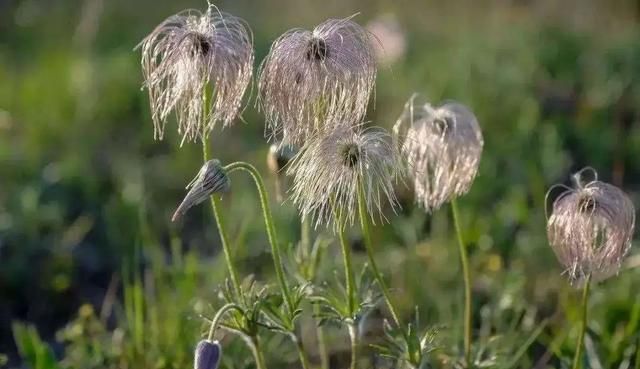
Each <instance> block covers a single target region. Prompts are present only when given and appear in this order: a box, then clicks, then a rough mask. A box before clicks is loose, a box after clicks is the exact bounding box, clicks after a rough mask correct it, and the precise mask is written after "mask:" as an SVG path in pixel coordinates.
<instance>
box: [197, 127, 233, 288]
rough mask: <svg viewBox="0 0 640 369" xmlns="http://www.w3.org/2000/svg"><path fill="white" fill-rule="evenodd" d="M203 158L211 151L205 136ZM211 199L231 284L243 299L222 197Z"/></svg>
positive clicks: (207, 158) (206, 158)
mask: <svg viewBox="0 0 640 369" xmlns="http://www.w3.org/2000/svg"><path fill="white" fill-rule="evenodd" d="M202 159H203V161H204V162H205V163H206V162H208V161H209V152H208V150H207V139H206V137H203V140H202ZM224 171H225V173H228V170H226V169H225V170H224ZM209 199H210V201H211V209H212V210H213V216H214V218H215V219H216V225H217V227H218V233H219V234H220V243H221V244H222V251H223V253H224V260H225V262H226V264H227V269H229V276H230V279H231V285H232V287H233V291H234V292H235V294H236V297H238V298H240V299H241V300H242V299H243V297H242V296H243V295H242V289H241V287H240V278H239V277H238V271H237V270H236V267H235V262H234V260H233V253H232V251H231V246H230V243H229V236H228V235H227V231H226V226H225V222H226V219H225V218H224V215H223V213H222V212H221V211H220V207H221V203H220V199H219V198H218V197H216V196H210V197H209Z"/></svg>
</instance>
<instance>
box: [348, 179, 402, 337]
mask: <svg viewBox="0 0 640 369" xmlns="http://www.w3.org/2000/svg"><path fill="white" fill-rule="evenodd" d="M357 186H358V216H359V218H360V228H361V229H362V236H363V238H364V245H365V247H366V249H367V257H368V258H369V264H370V266H371V270H372V271H373V276H374V277H375V279H376V282H378V285H379V286H380V290H381V291H382V296H383V297H384V300H385V302H386V304H387V307H388V309H389V312H390V313H391V317H392V318H393V322H394V323H395V324H396V326H398V327H399V326H400V318H399V315H398V311H397V309H396V308H395V306H394V305H393V302H392V301H391V294H390V293H389V289H388V288H387V285H386V283H385V282H384V278H383V277H382V274H381V273H380V270H379V269H378V264H377V263H376V259H375V253H374V250H373V241H372V240H371V231H370V227H369V215H368V214H369V213H368V212H367V205H366V201H367V198H366V195H365V187H364V183H363V181H362V180H361V179H359V180H358V185H357Z"/></svg>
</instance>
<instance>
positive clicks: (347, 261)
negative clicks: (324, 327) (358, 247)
mask: <svg viewBox="0 0 640 369" xmlns="http://www.w3.org/2000/svg"><path fill="white" fill-rule="evenodd" d="M340 223H341V224H340V225H339V227H340V228H339V229H338V238H339V239H340V246H342V257H343V263H344V279H345V284H346V288H347V299H348V301H347V302H348V310H349V311H348V313H349V318H350V321H349V322H348V324H349V338H350V339H351V366H350V368H351V369H355V368H356V362H357V360H358V327H357V326H356V322H355V317H354V315H355V310H356V295H355V284H356V283H355V277H354V276H353V263H352V262H351V245H349V243H348V242H347V239H346V237H345V234H344V227H343V225H342V222H340Z"/></svg>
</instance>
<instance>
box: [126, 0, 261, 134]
mask: <svg viewBox="0 0 640 369" xmlns="http://www.w3.org/2000/svg"><path fill="white" fill-rule="evenodd" d="M138 47H139V48H140V49H141V51H142V60H141V64H142V73H143V76H144V79H145V81H144V87H145V88H147V90H148V91H149V100H150V104H151V112H152V118H153V123H154V128H155V130H154V136H155V137H156V138H159V139H162V137H163V135H164V128H165V124H166V121H167V118H168V116H169V115H170V113H171V112H175V113H176V115H177V118H178V132H179V133H180V134H181V135H182V136H183V142H184V141H185V140H188V141H193V140H195V139H198V138H200V139H203V138H204V135H206V134H207V133H209V132H210V131H211V130H212V129H213V127H214V125H215V124H216V123H217V122H221V123H222V124H223V125H224V126H228V125H230V124H231V123H232V122H233V121H234V119H235V118H236V116H237V115H238V113H239V111H240V109H241V104H242V97H243V95H244V93H245V90H246V88H247V86H248V85H249V82H250V81H251V76H252V74H253V60H254V54H253V36H252V34H251V30H250V29H249V27H248V25H247V24H246V22H245V21H244V20H242V19H240V18H238V17H235V16H233V15H231V14H227V13H223V12H220V11H219V10H218V9H217V8H216V7H215V6H213V5H211V4H209V7H208V9H207V11H206V12H204V13H202V12H200V11H197V10H193V9H191V10H185V11H183V12H180V13H178V14H175V15H172V16H170V17H169V18H167V19H166V20H165V21H163V22H162V23H161V24H160V25H158V26H157V27H156V28H155V29H154V30H153V31H152V32H151V33H150V34H149V35H148V36H147V37H146V38H145V39H144V40H142V42H141V43H140V44H139V45H138ZM207 93H208V94H209V95H210V98H209V99H206V98H205V94H207Z"/></svg>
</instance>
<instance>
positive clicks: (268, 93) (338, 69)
mask: <svg viewBox="0 0 640 369" xmlns="http://www.w3.org/2000/svg"><path fill="white" fill-rule="evenodd" d="M352 18H353V17H349V18H345V19H329V20H327V21H325V22H324V23H322V24H320V25H318V26H317V27H316V28H314V29H313V30H312V31H308V30H304V29H292V30H290V31H287V32H286V33H285V34H283V35H282V36H280V38H278V39H277V40H276V41H275V42H274V43H273V45H272V46H271V50H270V52H269V54H268V55H267V57H266V58H265V60H264V61H263V62H262V64H261V66H260V72H259V74H260V77H259V82H258V90H259V100H258V104H259V107H260V109H261V110H262V111H264V113H265V116H266V119H267V123H268V130H269V131H270V135H271V136H272V137H276V138H278V139H282V140H284V141H286V142H288V143H293V144H303V143H304V142H305V141H306V139H308V138H310V137H312V136H315V135H316V134H318V133H319V132H324V133H326V132H330V131H331V130H333V129H334V128H336V127H337V126H344V125H350V123H351V122H359V121H360V120H361V119H362V118H363V117H364V115H365V113H366V110H367V104H368V102H369V98H370V95H371V93H372V91H373V88H374V85H375V76H376V62H375V56H374V51H373V48H372V37H371V35H370V34H369V32H368V31H366V30H365V29H364V28H362V27H361V26H360V25H358V24H357V23H356V22H354V21H353V20H352Z"/></svg>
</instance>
